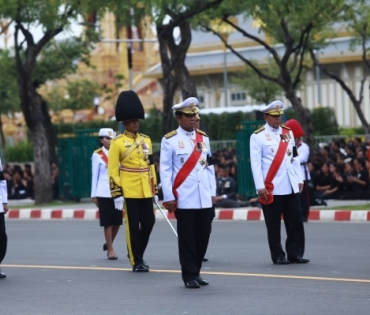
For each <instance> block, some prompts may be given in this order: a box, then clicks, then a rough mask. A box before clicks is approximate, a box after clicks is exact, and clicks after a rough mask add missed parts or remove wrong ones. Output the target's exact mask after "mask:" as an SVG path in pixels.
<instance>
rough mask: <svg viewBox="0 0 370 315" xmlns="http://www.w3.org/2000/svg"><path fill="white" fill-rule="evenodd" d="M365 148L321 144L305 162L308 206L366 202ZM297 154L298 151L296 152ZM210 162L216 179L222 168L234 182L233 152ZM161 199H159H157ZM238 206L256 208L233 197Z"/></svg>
mask: <svg viewBox="0 0 370 315" xmlns="http://www.w3.org/2000/svg"><path fill="white" fill-rule="evenodd" d="M369 150H370V149H369V146H368V143H363V142H362V141H361V139H360V138H355V139H354V140H351V141H346V140H345V139H340V140H336V141H333V142H331V143H322V144H320V145H319V146H317V148H316V151H315V152H314V154H313V155H312V157H311V160H310V162H308V168H309V170H310V174H311V183H310V189H311V194H310V195H311V196H310V197H311V198H310V199H311V200H310V202H311V205H326V202H325V200H326V199H340V200H354V199H357V200H358V199H362V200H369V199H370V162H369ZM298 152H299V151H298ZM154 161H155V164H156V169H157V171H158V172H157V178H159V152H157V153H156V154H155V158H154ZM212 163H213V164H214V166H215V172H216V178H218V177H219V176H220V174H221V173H222V172H223V170H224V169H227V170H228V172H229V173H228V176H229V177H230V178H232V179H233V180H234V181H235V183H236V191H238V190H237V183H238V172H237V165H238V163H237V154H236V149H234V148H231V149H223V150H218V151H215V152H213V154H212ZM161 197H162V196H160V198H161ZM236 200H237V201H238V202H239V203H240V205H241V206H245V205H248V204H249V205H252V206H257V199H256V198H253V199H249V200H244V199H243V197H242V196H239V195H237V194H236Z"/></svg>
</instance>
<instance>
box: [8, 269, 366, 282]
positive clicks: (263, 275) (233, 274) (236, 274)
mask: <svg viewBox="0 0 370 315" xmlns="http://www.w3.org/2000/svg"><path fill="white" fill-rule="evenodd" d="M1 266H2V267H3V268H37V269H62V270H104V271H132V269H131V268H112V267H91V266H42V265H4V264H2V265H1ZM150 272H157V273H177V274H179V273H181V271H180V270H165V269H163V270H161V269H150ZM202 275H215V276H227V277H257V278H280V279H297V280H315V281H339V282H357V283H370V279H351V278H328V277H311V276H291V275H277V274H267V273H244V272H220V271H202Z"/></svg>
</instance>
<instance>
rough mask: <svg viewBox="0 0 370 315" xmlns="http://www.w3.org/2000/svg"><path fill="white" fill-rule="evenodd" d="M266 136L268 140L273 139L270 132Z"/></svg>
mask: <svg viewBox="0 0 370 315" xmlns="http://www.w3.org/2000/svg"><path fill="white" fill-rule="evenodd" d="M265 136H266V140H267V141H271V136H270V134H269V133H266V134H265Z"/></svg>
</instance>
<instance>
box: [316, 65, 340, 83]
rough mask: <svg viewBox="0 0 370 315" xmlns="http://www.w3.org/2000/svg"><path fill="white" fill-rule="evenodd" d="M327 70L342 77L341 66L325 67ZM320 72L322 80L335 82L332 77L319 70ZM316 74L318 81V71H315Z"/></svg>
mask: <svg viewBox="0 0 370 315" xmlns="http://www.w3.org/2000/svg"><path fill="white" fill-rule="evenodd" d="M325 68H326V69H327V70H328V71H329V72H331V73H334V74H335V75H337V76H338V77H340V65H325ZM319 71H320V79H321V80H333V79H332V78H331V77H330V76H328V75H327V74H325V73H324V72H323V71H322V70H319ZM314 73H315V80H317V77H316V75H317V73H316V69H314Z"/></svg>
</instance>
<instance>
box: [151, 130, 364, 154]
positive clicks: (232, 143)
mask: <svg viewBox="0 0 370 315" xmlns="http://www.w3.org/2000/svg"><path fill="white" fill-rule="evenodd" d="M314 138H315V143H316V144H320V143H330V142H333V141H336V140H339V139H345V141H346V142H348V141H351V140H353V139H355V138H360V139H361V140H362V142H368V141H370V134H369V135H328V136H315V137H314ZM247 141H249V139H247ZM210 144H211V150H212V152H215V151H217V150H223V149H234V148H236V139H234V140H217V141H212V140H211V142H210ZM160 148H161V144H160V143H153V152H159V151H160Z"/></svg>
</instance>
